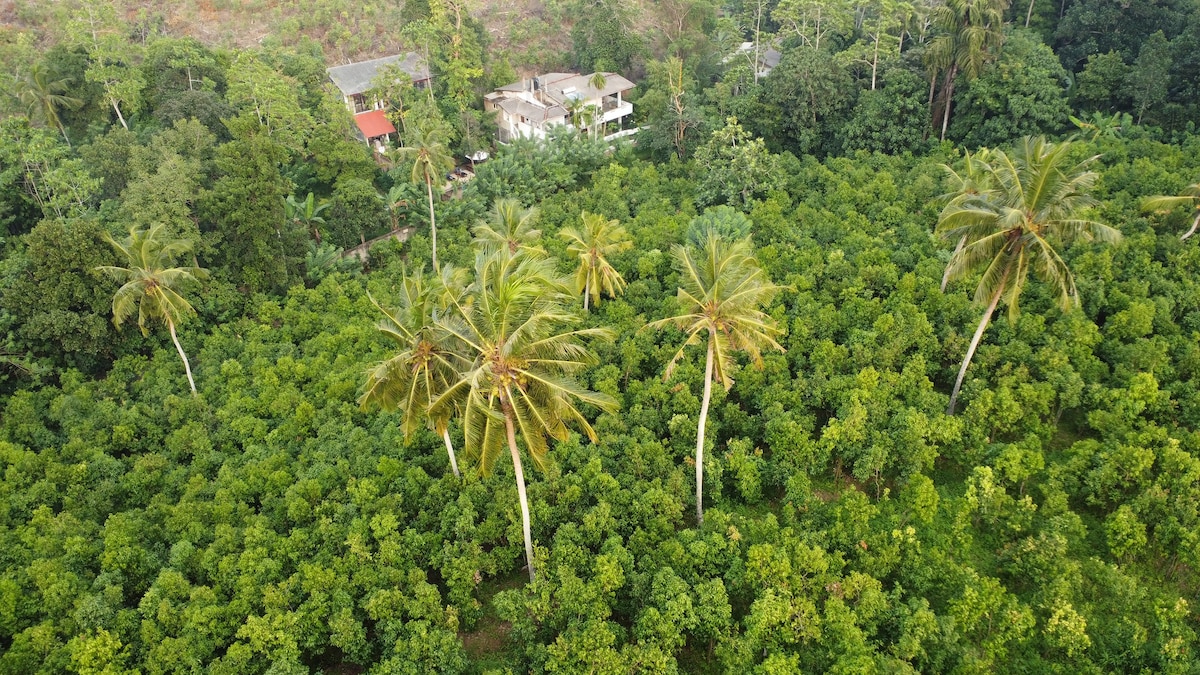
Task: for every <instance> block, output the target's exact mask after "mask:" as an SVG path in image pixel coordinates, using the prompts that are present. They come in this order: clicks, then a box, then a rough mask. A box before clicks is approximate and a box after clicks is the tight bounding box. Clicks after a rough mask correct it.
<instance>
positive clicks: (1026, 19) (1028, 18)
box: [1025, 0, 1037, 28]
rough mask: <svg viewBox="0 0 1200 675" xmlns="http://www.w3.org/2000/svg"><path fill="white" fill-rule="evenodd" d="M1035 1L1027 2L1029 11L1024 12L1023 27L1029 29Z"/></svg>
mask: <svg viewBox="0 0 1200 675" xmlns="http://www.w3.org/2000/svg"><path fill="white" fill-rule="evenodd" d="M1036 1H1037V0H1029V11H1028V12H1025V27H1026V28H1029V20H1030V19H1032V18H1033V3H1034V2H1036Z"/></svg>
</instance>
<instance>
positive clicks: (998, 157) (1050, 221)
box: [937, 137, 1121, 415]
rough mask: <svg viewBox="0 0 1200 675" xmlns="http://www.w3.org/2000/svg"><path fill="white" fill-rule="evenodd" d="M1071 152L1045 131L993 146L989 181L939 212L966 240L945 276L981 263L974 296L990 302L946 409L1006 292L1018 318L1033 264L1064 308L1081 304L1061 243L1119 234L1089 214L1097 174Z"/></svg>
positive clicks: (947, 231)
mask: <svg viewBox="0 0 1200 675" xmlns="http://www.w3.org/2000/svg"><path fill="white" fill-rule="evenodd" d="M1070 152H1071V143H1070V142H1066V143H1059V144H1054V143H1047V142H1046V140H1045V139H1044V138H1041V137H1036V138H1025V139H1024V140H1023V141H1022V142H1021V143H1020V144H1019V145H1018V146H1017V147H1016V148H1015V149H1014V150H1013V151H1012V153H1005V152H1003V151H999V150H995V151H992V154H991V156H990V157H989V158H988V159H987V161H986V163H985V164H984V166H983V170H985V171H986V172H987V173H988V174H989V178H988V179H987V184H988V188H987V189H984V190H982V191H980V192H978V193H975V194H969V195H968V194H964V195H963V196H962V198H955V199H951V201H950V203H949V204H947V205H946V207H945V208H943V209H942V213H941V215H940V216H939V217H938V224H937V233H938V234H939V235H941V236H942V237H944V238H946V239H948V240H951V241H961V242H962V245H961V246H959V248H958V249H956V250H955V252H954V255H953V256H951V258H950V263H949V264H948V266H947V269H946V279H947V280H949V281H954V280H957V279H962V278H964V277H966V276H969V275H972V274H974V273H976V272H977V271H980V270H982V272H983V275H982V277H980V280H979V283H978V285H977V286H976V288H975V302H976V303H978V304H984V303H987V308H986V309H985V310H984V312H983V317H982V318H981V319H980V321H979V327H978V328H977V329H976V331H975V335H974V337H972V338H971V344H970V346H969V347H968V348H967V354H966V357H965V358H963V362H962V367H961V368H960V369H959V371H958V378H957V379H956V380H955V382H954V390H953V392H951V394H950V406H949V407H948V408H947V414H950V415H953V414H954V408H955V405H956V403H957V402H958V393H959V390H960V389H961V388H962V382H963V378H964V377H965V376H966V374H967V367H968V366H969V365H970V363H971V357H972V356H974V355H975V349H976V348H977V347H978V346H979V340H980V338H982V337H983V333H984V331H985V330H987V326H988V322H989V321H990V319H991V316H992V313H993V312H994V311H995V310H996V306H997V305H998V304H999V303H1000V301H1001V299H1003V300H1004V302H1005V303H1006V304H1007V305H1008V314H1009V318H1010V320H1015V319H1016V317H1017V315H1018V313H1019V311H1020V310H1019V307H1018V303H1017V301H1018V299H1019V298H1020V296H1021V291H1022V290H1024V288H1025V283H1026V281H1028V278H1029V273H1030V272H1033V273H1034V274H1035V275H1037V277H1038V278H1039V279H1041V280H1042V281H1044V282H1046V283H1048V284H1051V285H1052V286H1053V287H1054V290H1055V292H1056V293H1057V295H1058V302H1059V306H1060V307H1062V309H1063V310H1064V311H1066V310H1068V309H1070V308H1071V307H1073V306H1078V304H1079V295H1078V293H1077V292H1076V289H1075V280H1074V278H1073V277H1072V276H1071V270H1070V269H1069V268H1068V267H1067V263H1066V262H1065V261H1064V260H1063V259H1062V256H1061V254H1060V253H1059V249H1060V248H1062V247H1063V246H1066V245H1069V244H1070V243H1071V242H1072V241H1074V240H1076V239H1083V240H1091V239H1096V240H1098V241H1103V242H1110V243H1111V242H1116V241H1119V240H1120V239H1121V233H1120V232H1118V231H1117V230H1115V229H1113V228H1112V227H1109V226H1108V225H1105V224H1103V223H1099V222H1096V221H1094V220H1088V219H1087V218H1086V217H1084V213H1085V211H1086V210H1087V209H1088V208H1089V207H1091V206H1092V205H1094V204H1095V203H1096V202H1095V200H1094V199H1093V198H1092V197H1091V195H1090V194H1089V193H1090V191H1091V189H1092V186H1093V185H1094V184H1095V182H1096V178H1097V174H1096V173H1095V172H1093V171H1089V170H1088V169H1087V165H1088V163H1089V162H1090V161H1091V160H1085V161H1083V162H1080V163H1072V162H1071V159H1070ZM1093 159H1094V158H1093Z"/></svg>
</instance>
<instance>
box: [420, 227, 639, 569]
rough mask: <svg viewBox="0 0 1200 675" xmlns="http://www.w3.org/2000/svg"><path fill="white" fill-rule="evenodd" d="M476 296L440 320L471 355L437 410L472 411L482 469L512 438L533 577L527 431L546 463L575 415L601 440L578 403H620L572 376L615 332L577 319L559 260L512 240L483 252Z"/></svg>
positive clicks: (468, 447) (470, 427)
mask: <svg viewBox="0 0 1200 675" xmlns="http://www.w3.org/2000/svg"><path fill="white" fill-rule="evenodd" d="M469 298H470V299H471V302H470V303H469V304H466V303H455V305H454V310H455V311H453V312H451V313H450V314H449V315H448V316H447V317H445V318H441V319H438V322H437V323H438V326H439V327H440V328H441V329H443V330H445V331H446V332H447V333H449V334H450V335H451V336H452V337H453V339H454V340H455V341H457V342H458V343H459V345H460V349H461V351H462V353H463V354H465V355H466V359H467V360H468V362H469V363H468V365H467V366H466V367H465V368H463V369H462V370H460V371H459V373H458V377H457V378H456V380H455V381H454V383H453V384H451V385H450V387H449V388H448V389H447V391H446V392H445V393H444V394H442V396H441V397H439V398H438V400H437V401H435V402H434V403H433V405H432V406H431V407H430V410H431V411H432V413H433V414H434V415H445V414H447V412H448V411H450V410H454V409H458V410H461V411H462V419H463V428H464V435H465V444H464V446H463V447H464V452H465V453H466V454H467V455H468V456H469V457H471V458H472V459H473V460H474V461H475V463H476V464H477V466H478V467H479V471H480V472H481V473H488V472H490V471H491V470H492V468H493V467H494V466H495V463H496V460H497V458H498V457H499V456H500V454H501V452H502V450H503V448H504V447H505V446H506V445H507V448H508V452H509V456H510V457H511V459H512V463H513V472H514V474H515V476H516V481H517V496H518V498H519V500H520V503H521V525H522V531H523V533H524V537H525V559H526V561H527V562H528V564H529V579H530V581H533V580H534V579H535V577H536V574H535V570H534V563H533V534H532V529H531V525H530V518H529V500H528V497H527V496H526V493H525V470H524V464H523V462H522V459H521V449H520V447H519V446H518V445H517V434H518V432H519V433H520V436H521V440H522V441H523V443H524V446H525V451H526V452H528V453H529V457H530V458H531V459H532V460H533V462H534V464H535V465H537V466H538V467H542V466H544V465H545V463H546V461H547V453H548V452H549V446H548V444H547V439H548V438H555V439H558V440H563V439H565V438H566V437H567V434H568V429H567V423H568V422H574V423H575V425H576V426H578V427H579V428H580V429H582V430H583V432H584V433H586V434H587V435H588V437H589V438H590V439H591V440H592V442H595V441H596V432H595V431H594V430H593V429H592V426H591V425H590V424H589V423H588V421H587V419H586V418H585V417H584V415H583V412H582V411H581V410H579V408H578V407H577V405H578V404H579V403H586V404H588V405H592V406H595V407H597V408H600V409H601V410H606V411H613V410H616V407H617V402H616V401H615V400H614V399H613V398H611V397H610V396H607V395H605V394H600V393H597V392H593V391H588V390H587V389H584V388H583V387H581V386H579V385H578V384H577V383H576V382H575V381H574V380H573V379H572V378H571V375H572V373H575V372H577V371H579V369H581V368H583V367H584V366H586V365H588V364H590V363H593V362H594V358H593V356H592V355H591V353H590V352H589V351H588V349H587V347H586V346H585V345H584V344H583V340H584V339H586V338H608V337H610V335H611V333H610V332H609V331H608V330H607V329H602V328H590V329H589V328H574V327H573V324H575V323H576V322H577V320H578V318H577V315H576V314H575V313H574V312H570V311H568V310H567V308H566V303H567V302H569V291H568V289H567V287H566V284H565V281H564V280H563V279H561V278H559V277H558V276H557V274H556V273H555V271H554V263H553V262H552V261H550V260H549V259H547V258H543V257H539V256H529V255H525V254H521V253H518V254H517V255H515V256H514V255H510V254H509V253H508V251H507V250H506V249H500V250H498V251H481V252H480V253H479V254H477V256H476V261H475V281H474V283H473V285H472V286H471V287H470V295H469Z"/></svg>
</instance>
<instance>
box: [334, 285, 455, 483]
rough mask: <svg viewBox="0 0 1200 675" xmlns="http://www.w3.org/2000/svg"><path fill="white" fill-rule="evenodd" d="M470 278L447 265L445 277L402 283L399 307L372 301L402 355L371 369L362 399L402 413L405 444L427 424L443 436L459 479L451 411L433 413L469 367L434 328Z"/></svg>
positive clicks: (382, 327) (383, 327)
mask: <svg viewBox="0 0 1200 675" xmlns="http://www.w3.org/2000/svg"><path fill="white" fill-rule="evenodd" d="M466 276H467V275H466V270H462V269H457V268H455V267H453V266H451V265H447V266H445V267H443V268H442V273H441V275H438V276H432V277H428V278H427V277H426V276H425V274H424V273H423V272H422V271H421V270H420V269H417V270H416V271H414V272H413V273H411V274H406V275H405V276H404V279H403V281H401V283H400V289H399V293H398V296H397V303H396V307H395V309H392V310H389V309H386V308H384V307H383V306H382V305H380V304H379V303H377V302H375V299H374V298H371V302H372V304H374V305H375V307H376V308H377V309H378V310H379V311H380V312H382V313H383V316H384V319H383V320H382V321H380V322H379V326H378V327H379V331H380V332H381V333H383V334H384V335H385V336H386V337H387V338H388V339H389V340H391V341H392V342H394V343H395V344H396V345H397V346H398V347H399V350H400V351H399V352H397V353H396V355H395V356H392V357H391V358H389V359H386V360H384V361H382V362H380V363H377V364H375V365H373V366H371V368H370V369H368V370H367V382H366V387H365V390H364V392H363V394H362V396H361V397H360V398H359V400H358V402H359V405H360V406H362V407H363V408H364V409H367V408H370V407H372V406H379V407H380V408H382V409H384V410H395V411H399V412H400V414H401V424H400V428H401V430H402V431H403V432H404V437H405V439H406V440H407V439H411V438H412V436H413V434H415V433H416V431H417V429H419V428H420V426H421V425H422V424H425V425H426V426H428V427H429V428H430V430H432V431H434V432H435V433H437V434H438V435H439V436H441V437H442V442H443V443H445V445H446V454H447V455H449V457H450V470H451V471H453V472H454V476H455V477H456V478H457V477H458V476H459V475H460V474H459V470H458V458H457V457H456V456H455V454H454V444H453V443H452V442H451V441H450V418H451V412H452V410H451V409H450V408H449V407H443V408H442V409H441V410H440V411H439V414H433V413H432V412H431V411H430V406H431V405H432V403H433V402H434V401H435V400H437V398H438V397H439V396H441V395H442V394H443V393H445V391H446V389H447V388H448V387H449V386H450V384H451V383H452V382H454V381H455V379H456V377H457V374H458V372H459V371H460V370H462V369H463V368H464V367H465V366H466V365H467V364H466V363H465V362H464V358H463V357H462V356H461V355H460V354H459V353H458V352H456V351H455V350H454V349H453V348H452V345H451V343H450V341H449V339H448V337H449V336H447V335H446V333H445V332H444V331H441V330H438V329H437V326H436V324H435V321H436V320H437V318H438V316H440V315H441V314H443V313H444V312H445V311H446V309H447V308H448V307H450V306H452V305H455V304H458V303H461V302H462V296H463V293H464V291H465V288H466V283H465V280H466Z"/></svg>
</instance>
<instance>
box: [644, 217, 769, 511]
mask: <svg viewBox="0 0 1200 675" xmlns="http://www.w3.org/2000/svg"><path fill="white" fill-rule="evenodd" d="M700 243H701V245H700V247H699V248H698V249H697V248H693V247H684V246H678V245H677V246H675V248H674V253H675V260H676V264H677V266H678V267H679V269H680V272H681V281H680V284H681V285H680V287H679V294H678V300H679V304H680V305H681V308H680V309H681V312H680V313H679V314H678V315H676V316H673V317H670V318H667V319H662V320H660V321H655V322H653V323H650V324H648V326H649V327H652V328H659V327H663V326H666V325H668V324H674V325H675V326H677V327H679V328H680V329H682V330H683V332H684V333H686V334H687V339H686V340H685V341H684V343H683V346H682V347H680V348H679V351H678V352H676V353H675V356H674V357H673V358H672V359H671V362H670V363H669V364H668V365H667V371H666V377H670V376H671V373H672V372H674V370H675V366H676V365H677V364H678V363H679V359H681V358H683V353H684V350H686V349H687V348H688V347H689V346H691V345H698V344H700V343H701V342H702V341H707V356H706V358H705V363H704V398H702V399H701V402H700V421H699V423H698V424H697V428H696V520H697V522H704V494H703V490H704V431H705V422H706V421H707V419H708V404H709V401H710V400H711V397H712V383H713V380H714V379H716V380H717V381H719V382H720V383H721V384H723V385H724V386H725V389H727V390H728V389H729V388H730V387H732V386H733V378H732V377H731V376H730V367H731V365H732V364H731V363H730V359H731V358H733V352H734V351H744V352H746V353H748V354H749V355H750V358H751V359H752V361H753V362H754V363H755V365H761V363H762V350H763V349H765V348H768V347H770V348H775V349H778V350H779V351H783V347H782V346H781V345H780V344H779V343H778V342H776V341H775V336H776V335H778V334H779V333H780V330H779V328H778V327H777V326H776V325H775V321H774V319H772V318H771V317H770V316H769V315H767V314H766V313H764V312H763V311H762V310H761V309H759V308H760V307H761V306H762V305H764V304H766V303H768V302H770V300H771V298H772V297H774V295H775V293H776V292H777V291H778V290H779V287H778V286H776V285H774V284H772V283H771V282H770V281H769V280H768V279H767V278H766V275H765V274H764V273H763V271H762V268H761V267H759V265H758V260H756V259H755V257H754V251H753V247H752V246H751V243H750V239H749V238H743V239H735V240H729V239H726V238H724V237H722V236H721V235H720V234H719V233H718V232H717V231H716V230H715V229H712V228H709V229H707V230H706V231H705V233H704V234H703V235H702V237H701V242H700Z"/></svg>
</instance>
